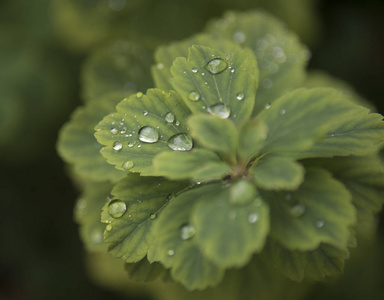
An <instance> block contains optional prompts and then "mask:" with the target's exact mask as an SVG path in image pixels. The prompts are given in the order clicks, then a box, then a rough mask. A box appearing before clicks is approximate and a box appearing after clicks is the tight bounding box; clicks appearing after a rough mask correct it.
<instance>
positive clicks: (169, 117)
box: [164, 112, 175, 123]
mask: <svg viewBox="0 0 384 300" xmlns="http://www.w3.org/2000/svg"><path fill="white" fill-rule="evenodd" d="M164 119H165V121H166V122H168V123H173V122H174V121H175V115H174V114H173V113H171V112H169V113H167V114H166V115H165V117H164Z"/></svg>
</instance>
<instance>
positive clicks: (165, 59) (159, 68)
mask: <svg viewBox="0 0 384 300" xmlns="http://www.w3.org/2000/svg"><path fill="white" fill-rule="evenodd" d="M193 45H200V46H206V47H210V48H214V49H221V51H224V52H226V54H229V53H231V52H235V51H237V50H239V48H240V47H239V46H238V45H236V44H235V43H233V42H231V41H228V40H225V39H215V38H214V37H212V36H210V35H208V34H197V35H194V36H192V37H190V38H188V39H185V40H183V41H180V42H175V43H172V44H170V45H166V46H161V47H159V48H157V50H156V52H155V61H156V63H157V64H156V65H155V66H152V69H151V71H152V77H153V80H154V81H155V86H156V87H157V88H160V89H162V90H164V91H170V90H173V89H174V88H173V86H172V84H171V82H170V80H171V78H172V74H171V66H172V64H173V61H174V60H175V59H176V58H177V57H188V49H189V47H191V46H193Z"/></svg>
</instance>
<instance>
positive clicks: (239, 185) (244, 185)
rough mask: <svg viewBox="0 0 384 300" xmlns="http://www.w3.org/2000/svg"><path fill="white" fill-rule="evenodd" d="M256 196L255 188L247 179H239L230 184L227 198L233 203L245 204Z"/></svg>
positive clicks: (237, 204)
mask: <svg viewBox="0 0 384 300" xmlns="http://www.w3.org/2000/svg"><path fill="white" fill-rule="evenodd" d="M256 196H257V191H256V188H255V186H254V185H253V184H252V183H250V182H249V181H248V180H245V179H240V180H238V181H237V182H235V183H234V184H232V185H231V188H230V198H229V199H230V202H231V204H233V205H236V206H239V205H247V204H249V203H250V202H252V201H253V200H255V199H256Z"/></svg>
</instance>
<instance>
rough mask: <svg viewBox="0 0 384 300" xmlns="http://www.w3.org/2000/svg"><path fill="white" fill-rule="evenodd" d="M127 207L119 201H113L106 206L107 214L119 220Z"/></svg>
mask: <svg viewBox="0 0 384 300" xmlns="http://www.w3.org/2000/svg"><path fill="white" fill-rule="evenodd" d="M126 210H127V205H126V204H125V202H123V201H121V200H113V201H111V202H110V203H109V205H108V213H109V214H110V215H111V217H112V218H115V219H117V218H120V217H121V216H123V215H124V214H125V212H126Z"/></svg>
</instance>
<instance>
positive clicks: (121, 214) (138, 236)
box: [101, 174, 187, 263]
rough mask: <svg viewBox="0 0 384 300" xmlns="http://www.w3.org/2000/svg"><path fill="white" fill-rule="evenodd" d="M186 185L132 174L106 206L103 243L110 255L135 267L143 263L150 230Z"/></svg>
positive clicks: (150, 234) (148, 243)
mask: <svg viewBox="0 0 384 300" xmlns="http://www.w3.org/2000/svg"><path fill="white" fill-rule="evenodd" d="M186 185H187V184H186V183H185V182H171V181H167V180H166V179H163V178H154V177H140V176H139V175H137V174H130V175H128V176H127V177H126V178H124V179H123V180H122V181H120V182H119V183H118V184H117V185H116V186H115V187H114V188H113V190H112V195H114V197H115V199H114V200H112V201H108V202H107V203H105V205H104V207H103V212H102V215H101V221H102V222H104V223H107V224H108V225H107V226H106V230H105V233H104V240H105V242H106V243H108V252H109V253H111V254H112V255H113V256H115V257H121V258H123V259H124V261H125V262H129V263H133V262H138V261H140V260H141V259H143V258H144V257H145V256H146V255H147V252H148V248H149V247H150V244H151V243H152V240H153V234H152V232H151V228H152V225H153V223H155V222H156V221H157V217H158V215H159V214H160V213H161V211H162V210H163V209H164V207H165V206H166V205H167V204H168V201H169V199H168V198H169V197H170V195H172V193H174V192H176V191H179V190H181V189H183V188H184V187H186Z"/></svg>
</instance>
